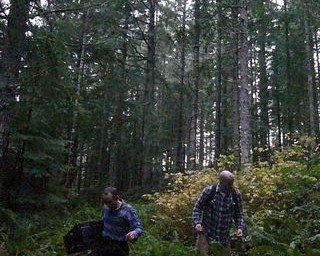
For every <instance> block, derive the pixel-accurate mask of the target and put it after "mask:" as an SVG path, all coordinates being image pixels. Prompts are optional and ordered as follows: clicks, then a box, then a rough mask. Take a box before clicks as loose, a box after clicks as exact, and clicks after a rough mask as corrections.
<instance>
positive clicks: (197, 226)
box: [194, 223, 203, 232]
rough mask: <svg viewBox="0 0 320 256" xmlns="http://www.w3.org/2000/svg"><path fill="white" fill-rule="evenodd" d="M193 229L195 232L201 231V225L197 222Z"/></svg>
mask: <svg viewBox="0 0 320 256" xmlns="http://www.w3.org/2000/svg"><path fill="white" fill-rule="evenodd" d="M194 228H195V230H196V231H197V232H203V227H202V225H201V224H200V223H199V224H197V225H196V226H195V227H194Z"/></svg>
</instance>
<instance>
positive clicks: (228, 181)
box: [219, 170, 234, 193]
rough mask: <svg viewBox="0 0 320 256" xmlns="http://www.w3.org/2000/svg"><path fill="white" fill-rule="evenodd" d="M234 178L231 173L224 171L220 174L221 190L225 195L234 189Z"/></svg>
mask: <svg viewBox="0 0 320 256" xmlns="http://www.w3.org/2000/svg"><path fill="white" fill-rule="evenodd" d="M233 181H234V176H233V174H232V173H231V172H229V171H227V170H224V171H222V172H221V173H220V174H219V185H220V189H221V191H222V192H224V193H229V192H230V191H231V190H232V187H233Z"/></svg>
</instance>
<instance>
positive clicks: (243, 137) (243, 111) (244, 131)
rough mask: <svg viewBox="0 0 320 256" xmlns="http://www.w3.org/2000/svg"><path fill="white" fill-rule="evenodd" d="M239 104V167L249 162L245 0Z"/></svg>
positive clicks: (246, 16)
mask: <svg viewBox="0 0 320 256" xmlns="http://www.w3.org/2000/svg"><path fill="white" fill-rule="evenodd" d="M239 42H240V49H239V75H240V80H239V90H240V92H239V105H240V152H241V167H242V168H245V167H246V165H247V164H249V163H250V112H249V85H248V14H247V1H246V0H241V1H240V37H239Z"/></svg>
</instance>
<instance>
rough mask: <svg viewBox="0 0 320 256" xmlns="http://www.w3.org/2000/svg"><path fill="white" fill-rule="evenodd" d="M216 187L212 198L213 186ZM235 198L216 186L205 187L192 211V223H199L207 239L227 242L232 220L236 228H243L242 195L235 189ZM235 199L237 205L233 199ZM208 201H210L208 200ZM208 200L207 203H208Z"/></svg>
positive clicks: (222, 242)
mask: <svg viewBox="0 0 320 256" xmlns="http://www.w3.org/2000/svg"><path fill="white" fill-rule="evenodd" d="M214 187H215V188H216V191H215V193H214V196H213V198H210V197H212V195H213V191H212V189H213V188H214ZM236 196H237V199H233V198H232V197H233V193H229V194H224V193H223V192H221V191H220V187H219V184H218V185H217V186H207V187H205V188H204V189H203V190H202V192H201V194H200V196H199V197H198V199H197V201H196V203H195V205H194V208H193V213H192V220H193V223H194V225H196V224H199V223H201V224H202V225H203V227H204V230H205V233H206V235H207V238H208V240H209V241H216V242H219V243H221V244H227V243H229V240H230V238H229V233H230V228H231V224H232V221H233V220H234V222H235V225H236V228H237V229H239V228H240V229H242V230H243V228H244V220H243V210H242V208H243V207H242V196H241V193H240V192H239V191H238V190H236ZM236 200H237V205H236V204H235V201H236ZM209 201H210V202H209ZM208 202H209V203H208Z"/></svg>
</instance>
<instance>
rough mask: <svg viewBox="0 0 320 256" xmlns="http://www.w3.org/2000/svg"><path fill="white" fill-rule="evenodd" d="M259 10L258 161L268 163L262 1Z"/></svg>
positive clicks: (266, 94) (265, 18)
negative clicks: (259, 152)
mask: <svg viewBox="0 0 320 256" xmlns="http://www.w3.org/2000/svg"><path fill="white" fill-rule="evenodd" d="M260 8H261V10H263V14H262V15H261V21H260V23H259V26H260V27H259V48H260V51H259V73H260V97H259V98H260V118H259V142H258V143H259V145H258V146H259V147H261V148H262V149H263V151H262V152H261V154H260V161H263V162H264V161H269V148H270V145H269V107H268V102H269V94H268V76H267V63H266V58H267V51H266V36H267V34H266V25H267V17H266V14H265V13H266V11H265V6H264V1H260Z"/></svg>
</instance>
